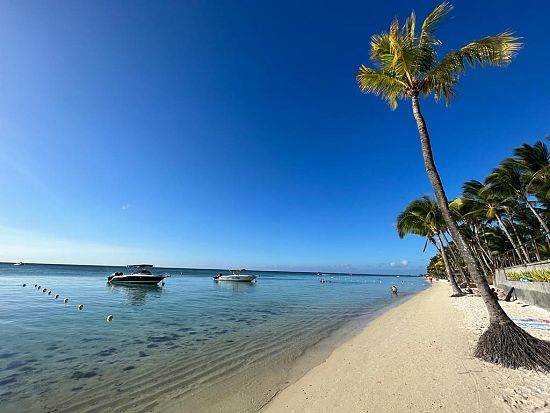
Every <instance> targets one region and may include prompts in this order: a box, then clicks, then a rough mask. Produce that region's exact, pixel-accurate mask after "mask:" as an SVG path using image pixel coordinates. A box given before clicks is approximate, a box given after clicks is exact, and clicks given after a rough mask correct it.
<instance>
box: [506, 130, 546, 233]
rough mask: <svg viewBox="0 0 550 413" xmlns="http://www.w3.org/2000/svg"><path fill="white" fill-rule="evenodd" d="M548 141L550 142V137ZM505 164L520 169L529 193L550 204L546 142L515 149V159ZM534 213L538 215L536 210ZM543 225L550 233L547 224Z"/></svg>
mask: <svg viewBox="0 0 550 413" xmlns="http://www.w3.org/2000/svg"><path fill="white" fill-rule="evenodd" d="M548 139H549V140H550V137H549V138H548ZM504 163H505V164H507V165H513V166H516V167H518V168H519V169H520V171H521V174H522V178H523V181H524V183H525V185H526V188H525V191H526V192H527V193H529V194H532V195H534V196H536V197H537V198H538V200H539V201H540V202H543V203H546V204H548V203H549V202H550V152H549V151H548V148H547V147H546V144H545V143H544V142H542V141H538V142H536V143H535V144H534V145H529V144H526V143H525V144H523V145H522V146H520V147H519V148H516V149H514V157H513V158H511V159H508V160H506V161H504ZM528 206H529V205H528ZM532 211H533V213H535V214H536V210H535V209H534V208H533V209H532ZM539 221H542V220H541V219H539ZM541 224H542V226H543V227H544V230H545V231H546V232H548V230H549V229H548V226H547V225H546V223H544V222H541Z"/></svg>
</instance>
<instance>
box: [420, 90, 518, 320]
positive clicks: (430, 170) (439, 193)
mask: <svg viewBox="0 0 550 413" xmlns="http://www.w3.org/2000/svg"><path fill="white" fill-rule="evenodd" d="M411 100H412V111H413V116H414V119H415V120H416V126H417V128H418V134H419V136H420V145H421V146H422V157H423V158H424V165H425V167H426V173H427V174H428V178H429V180H430V183H431V184H432V187H433V190H434V195H435V199H436V201H437V205H438V206H439V209H441V214H442V215H443V219H444V220H445V223H446V224H447V228H449V231H450V232H451V236H452V237H453V240H454V241H455V244H456V246H457V248H458V250H459V251H460V254H461V255H462V258H463V259H464V262H465V263H466V266H467V267H468V272H469V273H470V276H471V277H472V278H473V279H474V281H475V283H476V284H477V286H478V289H479V292H480V294H481V297H482V298H483V302H484V303H485V306H486V307H487V311H488V312H489V319H490V321H491V323H497V324H502V323H510V324H513V322H512V320H510V317H508V316H507V315H506V313H505V312H504V310H503V309H502V308H501V307H500V305H499V303H498V301H497V299H496V297H495V296H494V294H493V292H492V291H491V288H490V287H489V284H488V283H487V280H486V279H485V277H483V275H482V274H481V271H480V270H479V268H478V266H477V262H476V260H475V258H474V257H473V254H472V251H471V250H470V246H469V245H468V244H467V243H466V242H465V241H464V238H463V237H462V234H460V231H459V230H458V226H457V224H456V222H455V221H454V219H453V217H452V216H451V211H450V209H449V201H448V199H447V195H446V194H445V190H444V189H443V184H442V182H441V178H440V177H439V173H438V172H437V168H436V166H435V162H434V159H433V154H432V145H431V143H430V135H429V134H428V128H427V126H426V121H425V120H424V117H423V116H422V113H421V112H420V104H419V102H418V94H413V95H412V96H411Z"/></svg>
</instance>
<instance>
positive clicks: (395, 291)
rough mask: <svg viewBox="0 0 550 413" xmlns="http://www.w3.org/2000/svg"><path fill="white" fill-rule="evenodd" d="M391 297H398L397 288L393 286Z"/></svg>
mask: <svg viewBox="0 0 550 413" xmlns="http://www.w3.org/2000/svg"><path fill="white" fill-rule="evenodd" d="M391 295H397V287H396V286H395V285H392V286H391Z"/></svg>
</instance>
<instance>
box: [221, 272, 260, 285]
mask: <svg viewBox="0 0 550 413" xmlns="http://www.w3.org/2000/svg"><path fill="white" fill-rule="evenodd" d="M229 271H231V274H222V273H219V274H218V275H215V276H214V281H240V282H252V281H254V280H255V279H256V276H255V275H252V274H241V272H242V271H245V270H229Z"/></svg>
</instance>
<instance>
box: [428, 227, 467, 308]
mask: <svg viewBox="0 0 550 413" xmlns="http://www.w3.org/2000/svg"><path fill="white" fill-rule="evenodd" d="M435 236H436V237H437V241H438V242H439V248H440V251H441V256H442V257H443V262H444V263H445V271H447V277H449V282H450V283H451V289H452V291H453V293H452V295H451V297H461V296H463V295H464V293H463V292H462V291H461V290H460V288H459V287H458V284H457V283H456V279H455V276H454V274H453V270H452V268H451V265H450V264H449V258H448V257H447V252H446V251H445V246H444V245H443V241H441V237H440V236H439V233H436V234H435Z"/></svg>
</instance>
